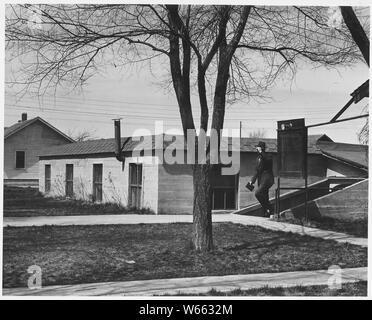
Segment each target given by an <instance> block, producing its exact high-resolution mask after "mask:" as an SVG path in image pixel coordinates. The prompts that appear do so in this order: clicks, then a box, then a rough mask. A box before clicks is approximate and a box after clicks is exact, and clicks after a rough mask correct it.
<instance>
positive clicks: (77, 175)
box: [39, 157, 158, 213]
mask: <svg viewBox="0 0 372 320" xmlns="http://www.w3.org/2000/svg"><path fill="white" fill-rule="evenodd" d="M129 163H142V164H143V171H142V172H143V173H142V177H143V180H142V196H141V205H142V207H144V208H149V209H152V210H153V211H154V212H155V213H157V212H158V199H157V198H158V197H157V194H158V165H157V161H156V159H154V160H153V161H151V158H150V159H149V157H134V158H132V157H131V158H126V159H125V165H124V170H123V167H122V163H121V162H119V161H118V160H116V158H114V157H103V158H99V157H97V158H80V159H76V158H71V159H69V158H66V159H53V160H40V162H39V167H40V175H39V190H40V192H42V193H45V165H46V164H50V165H51V191H50V193H48V195H49V196H62V197H63V196H65V174H66V164H73V165H74V179H73V181H74V196H75V197H76V198H77V199H82V200H91V197H92V191H93V164H102V165H103V173H102V202H114V203H120V204H122V205H123V206H127V205H128V191H129V185H128V182H129V180H128V172H129Z"/></svg>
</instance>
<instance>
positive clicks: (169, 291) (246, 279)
mask: <svg viewBox="0 0 372 320" xmlns="http://www.w3.org/2000/svg"><path fill="white" fill-rule="evenodd" d="M333 275H334V273H331V272H329V271H328V270H317V271H295V272H278V273H261V274H247V275H228V276H213V277H195V278H176V279H158V280H144V281H123V282H103V283H89V284H79V285H64V286H50V287H44V288H41V289H35V290H31V289H28V288H14V289H3V296H151V295H175V294H198V293H207V292H209V291H210V290H212V289H216V290H218V291H223V292H227V291H231V290H235V289H241V290H249V289H256V288H262V287H265V286H268V287H294V286H313V285H327V284H328V281H330V280H332V278H331V277H332V276H333ZM357 281H367V268H366V267H365V268H349V269H342V271H341V282H342V284H345V283H350V282H357Z"/></svg>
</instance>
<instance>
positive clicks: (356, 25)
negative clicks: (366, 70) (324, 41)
mask: <svg viewBox="0 0 372 320" xmlns="http://www.w3.org/2000/svg"><path fill="white" fill-rule="evenodd" d="M341 14H342V17H343V19H344V21H345V24H346V25H347V27H348V29H349V31H350V33H351V36H352V37H353V40H354V41H355V43H356V44H357V46H358V47H359V49H360V52H361V53H362V55H363V57H364V60H365V61H366V63H367V64H368V66H369V39H368V37H367V35H366V33H365V32H364V29H363V27H362V26H361V24H360V22H359V20H358V17H357V16H356V14H355V12H354V10H353V8H352V7H341Z"/></svg>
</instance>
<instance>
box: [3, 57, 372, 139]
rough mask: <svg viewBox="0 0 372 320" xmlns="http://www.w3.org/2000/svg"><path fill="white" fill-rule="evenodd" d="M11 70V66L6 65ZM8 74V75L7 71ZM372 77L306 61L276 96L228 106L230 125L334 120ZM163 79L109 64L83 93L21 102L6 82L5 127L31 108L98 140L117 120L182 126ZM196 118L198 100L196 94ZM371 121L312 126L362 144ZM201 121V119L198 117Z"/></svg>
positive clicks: (128, 125) (356, 111) (125, 129)
mask: <svg viewBox="0 0 372 320" xmlns="http://www.w3.org/2000/svg"><path fill="white" fill-rule="evenodd" d="M6 72H9V66H6ZM6 76H7V74H6ZM368 77H369V69H368V67H367V65H366V64H363V63H360V64H358V65H354V66H353V67H352V68H337V69H334V70H326V69H320V68H318V69H312V68H311V67H310V66H309V65H307V64H305V65H302V66H301V68H300V70H299V71H298V72H297V75H296V78H295V80H294V81H293V82H290V81H278V82H277V84H276V85H275V87H274V88H273V89H272V90H271V91H270V92H268V94H269V95H270V96H271V98H272V100H271V101H267V102H265V103H258V102H256V101H254V100H251V101H250V102H249V103H235V104H233V105H229V106H227V110H226V118H225V126H224V127H225V128H239V121H242V135H243V136H244V135H248V134H249V132H252V131H256V130H264V131H265V133H266V137H275V136H276V130H275V129H276V121H278V120H284V119H292V118H302V117H304V118H305V120H306V124H314V123H319V122H325V121H329V120H330V119H331V118H332V117H333V116H334V115H335V114H336V113H337V112H338V111H339V109H341V108H342V107H343V106H344V105H345V104H346V102H347V101H348V100H349V99H350V93H351V92H352V91H354V90H355V89H356V88H357V87H358V86H360V85H361V84H362V83H363V82H364V81H366V80H367V79H368ZM157 80H158V79H157V78H156V77H155V76H154V75H151V73H150V72H149V70H148V68H142V69H139V70H132V71H131V72H129V73H125V74H123V72H122V71H120V70H118V69H116V68H114V67H109V68H108V69H107V72H106V74H105V75H96V76H94V77H92V78H91V79H90V80H89V81H88V83H87V84H86V86H85V87H84V88H83V92H82V93H80V94H77V93H76V94H69V95H67V96H66V95H65V94H63V92H60V93H58V94H57V96H45V97H44V99H43V101H39V100H36V99H33V98H30V97H28V96H25V98H24V99H22V100H20V101H16V100H15V95H14V90H13V89H12V88H10V87H8V86H6V90H5V106H4V126H10V125H12V124H14V123H15V122H17V120H19V119H20V117H21V113H23V112H27V114H28V118H29V119H30V118H33V117H35V116H40V117H42V118H43V119H45V120H46V121H48V122H50V123H51V124H52V125H54V126H56V127H57V128H58V129H60V130H61V131H63V132H66V133H78V132H79V131H83V130H89V131H90V132H92V134H93V136H94V137H96V138H111V137H113V135H114V128H113V121H112V119H113V118H116V117H121V118H122V119H123V120H122V134H123V135H131V134H132V133H133V132H134V130H135V129H137V128H147V129H150V130H154V121H155V120H163V121H164V125H165V128H166V129H179V130H180V129H181V123H180V116H179V113H178V106H177V104H176V100H175V97H174V94H173V91H172V90H170V91H169V92H167V91H166V90H165V89H164V88H161V87H160V86H159V85H158V84H157ZM193 102H194V103H193V107H194V112H195V116H196V117H197V116H198V114H199V112H198V99H197V97H194V101H193ZM367 103H368V101H367V99H364V100H362V101H361V102H360V103H358V104H356V105H355V104H353V105H352V106H351V107H350V108H349V110H348V111H347V112H346V113H345V115H344V116H345V117H346V116H355V115H360V114H362V113H363V108H365V106H366V105H367ZM364 122H365V119H361V120H354V121H349V122H344V123H340V124H335V125H329V126H323V127H319V128H316V129H311V130H310V131H309V134H318V133H326V134H327V135H329V136H330V137H331V138H332V139H334V140H335V141H340V142H348V143H357V142H358V139H357V132H358V131H359V130H360V129H361V127H362V126H363V124H364ZM197 124H198V121H197Z"/></svg>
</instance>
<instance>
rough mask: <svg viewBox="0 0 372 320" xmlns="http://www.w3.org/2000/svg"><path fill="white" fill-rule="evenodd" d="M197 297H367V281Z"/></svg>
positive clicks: (219, 292)
mask: <svg viewBox="0 0 372 320" xmlns="http://www.w3.org/2000/svg"><path fill="white" fill-rule="evenodd" d="M179 295H180V296H187V295H185V294H182V293H181V294H179ZM199 296H276V297H277V296H291V297H298V296H313V297H315V296H326V297H330V296H346V297H354V296H367V281H359V282H354V283H346V284H343V285H342V287H341V289H339V290H332V289H329V288H328V286H308V287H303V286H298V287H290V288H282V287H278V288H269V287H264V288H260V289H250V290H232V291H228V292H221V291H216V290H211V291H209V292H207V293H201V294H199Z"/></svg>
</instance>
